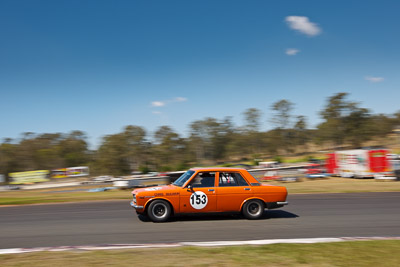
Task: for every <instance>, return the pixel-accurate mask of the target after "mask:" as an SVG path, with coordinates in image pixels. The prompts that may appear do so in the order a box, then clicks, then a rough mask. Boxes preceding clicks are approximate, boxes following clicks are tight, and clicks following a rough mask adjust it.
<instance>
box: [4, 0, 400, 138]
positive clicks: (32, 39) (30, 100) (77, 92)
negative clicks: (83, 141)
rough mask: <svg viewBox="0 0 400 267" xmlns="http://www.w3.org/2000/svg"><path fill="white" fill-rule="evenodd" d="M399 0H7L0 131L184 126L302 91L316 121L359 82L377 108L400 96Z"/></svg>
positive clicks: (266, 105) (388, 107) (361, 94)
mask: <svg viewBox="0 0 400 267" xmlns="http://www.w3.org/2000/svg"><path fill="white" fill-rule="evenodd" d="M399 10H400V2H399V1H349V0H346V1H285V0H284V1H261V0H260V1H233V0H226V1H222V0H221V1H215V0H213V1H184V0H182V1H161V0H160V1H151V0H150V1H142V0H140V1H134V0H130V1H121V0H119V1H100V0H92V1H88V0H86V1H84V0H82V1H74V0H68V1H52V0H49V1H40V0H35V1H31V0H27V1H19V0H12V1H7V0H3V1H1V2H0V38H1V39H0V40H1V41H0V99H1V102H0V129H1V131H0V140H2V139H3V138H6V137H10V138H18V137H20V134H21V133H23V132H35V133H54V132H64V133H67V132H69V131H72V130H82V131H84V132H86V134H87V135H88V137H89V141H90V143H91V144H92V146H96V144H98V143H99V142H100V138H101V137H102V136H104V135H107V134H114V133H117V132H120V131H121V130H122V128H123V127H124V126H126V125H138V126H142V127H144V128H145V129H146V130H147V132H148V134H149V136H150V135H151V134H152V133H153V132H154V131H155V130H156V129H157V128H158V127H159V126H162V125H169V126H171V127H172V128H173V129H175V130H176V131H177V132H179V133H180V134H181V135H182V136H186V135H187V133H188V130H189V124H190V123H191V122H193V121H195V120H200V119H204V118H206V117H214V118H217V119H223V118H224V117H226V116H232V117H233V119H234V122H235V124H236V125H242V124H243V115H242V114H243V112H244V111H245V110H246V109H248V108H257V109H260V110H261V111H262V112H263V116H262V122H263V125H262V128H263V129H269V128H271V127H272V126H271V123H270V122H269V120H270V118H271V109H270V107H271V105H272V103H274V102H276V101H278V100H280V99H288V100H290V101H291V102H293V103H295V109H294V111H293V113H294V115H304V116H306V117H307V119H308V124H309V126H310V127H315V126H316V125H317V124H318V123H319V122H320V118H319V115H318V112H319V111H320V110H321V109H322V108H323V106H324V105H325V103H326V99H327V97H329V96H332V95H333V94H335V93H338V92H348V93H350V96H349V100H354V101H359V102H360V103H361V106H363V107H366V108H369V109H371V111H372V112H373V113H385V114H391V113H394V112H396V111H398V110H400V107H399V105H398V102H399V99H400V90H399V88H400V77H399V71H400V53H399V51H398V50H399V47H400V30H399V28H400V21H399V19H398V11H399Z"/></svg>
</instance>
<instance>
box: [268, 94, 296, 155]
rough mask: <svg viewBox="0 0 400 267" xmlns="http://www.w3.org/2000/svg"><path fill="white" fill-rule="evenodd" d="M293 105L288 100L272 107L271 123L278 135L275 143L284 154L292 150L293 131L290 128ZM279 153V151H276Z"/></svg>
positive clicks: (280, 101) (276, 103)
mask: <svg viewBox="0 0 400 267" xmlns="http://www.w3.org/2000/svg"><path fill="white" fill-rule="evenodd" d="M292 110H293V103H292V102H290V101H289V100H286V99H282V100H279V101H277V102H275V103H274V104H273V105H272V112H273V117H272V123H273V124H275V126H276V128H275V130H276V132H277V133H278V135H277V137H276V139H275V142H277V143H278V144H279V148H280V150H284V151H285V153H287V152H291V151H292V150H293V146H292V144H291V143H292V141H293V131H291V130H290V128H291V119H292ZM278 151H279V150H278Z"/></svg>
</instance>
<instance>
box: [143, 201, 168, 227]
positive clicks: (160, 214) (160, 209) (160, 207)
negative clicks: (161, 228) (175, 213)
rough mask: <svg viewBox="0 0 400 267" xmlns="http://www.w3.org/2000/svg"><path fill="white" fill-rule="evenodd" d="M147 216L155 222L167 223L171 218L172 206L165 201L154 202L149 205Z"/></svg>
mask: <svg viewBox="0 0 400 267" xmlns="http://www.w3.org/2000/svg"><path fill="white" fill-rule="evenodd" d="M147 216H149V218H150V220H152V221H153V222H165V221H167V220H168V219H169V217H170V216H171V206H170V205H169V203H168V202H166V201H165V200H154V201H152V202H151V203H150V205H149V208H148V210H147Z"/></svg>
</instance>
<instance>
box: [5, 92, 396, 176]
mask: <svg viewBox="0 0 400 267" xmlns="http://www.w3.org/2000/svg"><path fill="white" fill-rule="evenodd" d="M347 98H348V94H347V93H337V94H335V95H333V96H331V97H329V98H328V99H327V101H326V103H325V106H324V108H323V109H322V110H321V111H320V112H319V115H320V116H321V119H322V122H321V123H320V124H319V125H318V126H317V127H316V129H309V127H308V125H307V118H306V117H305V116H302V115H294V114H293V110H294V103H292V102H290V101H288V100H285V99H282V100H279V101H277V102H275V103H273V105H272V106H271V107H270V111H271V114H272V115H271V118H270V120H269V122H270V124H271V125H272V126H273V127H272V129H271V130H268V131H262V130H261V129H260V128H261V124H262V111H261V110H259V109H256V108H249V109H247V110H245V111H244V112H243V117H244V122H245V123H244V125H240V126H237V125H235V124H234V123H233V122H232V117H226V118H223V119H216V118H205V119H202V120H196V121H194V122H192V123H190V125H189V129H190V133H189V135H188V137H182V136H180V135H179V134H178V133H177V132H175V131H174V130H173V128H171V127H170V126H161V127H159V128H158V129H157V130H156V131H155V132H154V133H153V134H152V135H149V134H148V133H147V132H146V130H145V129H144V128H143V127H140V126H135V125H129V126H126V127H124V129H123V130H122V131H121V132H120V133H117V134H111V135H107V136H104V137H103V139H102V142H101V144H100V145H99V147H98V148H97V149H96V150H90V149H89V146H88V141H87V136H86V135H85V133H83V132H81V131H73V132H71V133H68V134H62V133H53V134H49V133H45V134H34V133H24V134H23V135H22V137H21V138H20V139H18V140H12V139H5V140H4V141H3V142H2V143H1V144H0V174H8V173H10V172H16V171H28V170H38V169H46V170H52V169H56V168H65V167H75V166H89V167H90V171H91V174H94V175H98V174H110V175H127V174H130V173H132V171H141V172H148V171H174V170H184V169H187V168H189V167H192V166H200V165H209V164H216V163H219V164H221V163H225V162H233V161H243V160H253V159H256V158H260V157H274V156H279V155H293V154H301V153H304V152H305V151H310V149H311V150H312V147H321V146H328V147H330V148H335V149H337V148H340V147H343V146H345V145H346V146H350V147H353V148H356V147H360V146H362V145H363V144H365V143H366V142H367V141H370V140H373V139H376V138H378V137H385V136H387V135H388V134H390V133H392V132H393V130H394V129H395V128H396V127H398V126H399V125H400V112H397V113H394V114H390V115H385V114H372V113H371V111H370V110H369V109H367V108H364V107H361V106H360V104H359V103H356V102H353V101H349V100H348V99H347Z"/></svg>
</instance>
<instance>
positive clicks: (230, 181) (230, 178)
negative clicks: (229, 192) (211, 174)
mask: <svg viewBox="0 0 400 267" xmlns="http://www.w3.org/2000/svg"><path fill="white" fill-rule="evenodd" d="M219 186H249V184H248V183H247V182H246V180H245V179H244V178H243V177H242V175H241V174H240V173H238V172H220V173H219Z"/></svg>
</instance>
